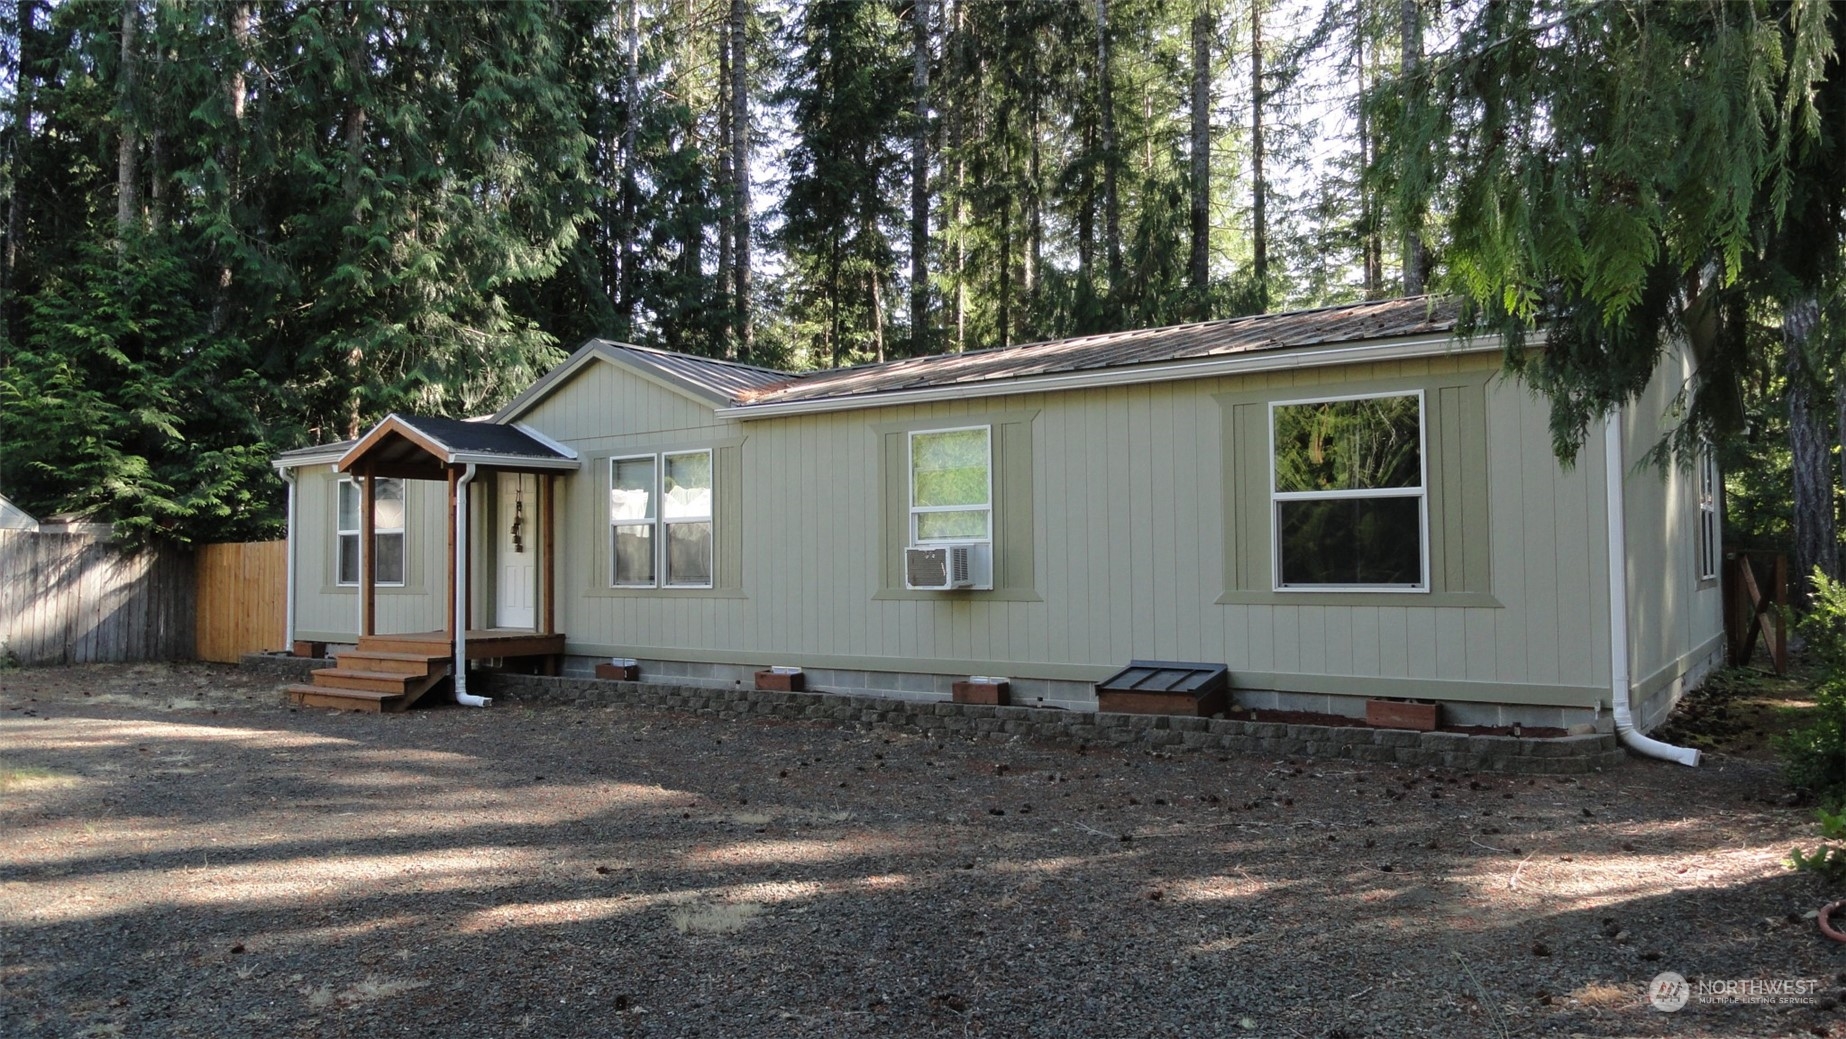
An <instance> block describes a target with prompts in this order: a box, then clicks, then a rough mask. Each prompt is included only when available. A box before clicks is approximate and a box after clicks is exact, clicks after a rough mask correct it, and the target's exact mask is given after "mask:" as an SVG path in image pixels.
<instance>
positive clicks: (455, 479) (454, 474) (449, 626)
mask: <svg viewBox="0 0 1846 1039" xmlns="http://www.w3.org/2000/svg"><path fill="white" fill-rule="evenodd" d="M460 482H461V473H460V472H458V471H457V470H456V468H455V467H454V466H450V467H449V553H448V555H447V556H445V557H444V558H446V559H447V560H448V562H446V563H444V564H443V569H444V570H446V571H448V575H449V582H448V584H447V585H446V587H447V589H448V595H447V596H446V597H444V599H443V602H445V603H447V604H448V609H445V610H443V611H442V616H443V617H444V618H445V619H444V620H443V622H442V629H443V632H444V633H445V634H447V635H448V636H449V641H450V642H454V641H455V518H456V517H455V487H456V485H457V484H458V483H460Z"/></svg>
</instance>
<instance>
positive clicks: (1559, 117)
mask: <svg viewBox="0 0 1846 1039" xmlns="http://www.w3.org/2000/svg"><path fill="white" fill-rule="evenodd" d="M1841 32H1842V25H1841V19H1840V18H1839V17H1838V15H1837V13H1836V11H1835V10H1834V9H1833V8H1832V7H1830V5H1827V4H1825V3H1821V2H1818V0H1795V2H1792V3H1787V4H1775V5H1769V4H1757V3H1738V4H1655V3H1648V2H1645V0H1616V2H1610V3H1599V4H1578V3H1573V2H1569V0H1519V2H1514V3H1496V4H1482V5H1478V6H1475V7H1472V8H1470V9H1469V17H1468V18H1467V19H1466V20H1465V21H1464V23H1463V24H1462V25H1460V26H1459V31H1458V33H1457V34H1456V35H1455V37H1454V42H1453V45H1452V46H1451V47H1450V48H1449V49H1448V50H1447V51H1446V52H1444V53H1442V54H1440V55H1436V56H1433V57H1432V60H1431V61H1430V62H1429V63H1428V65H1427V78H1426V79H1419V80H1418V82H1417V83H1416V84H1415V87H1416V89H1415V90H1414V91H1412V92H1411V93H1413V94H1415V95H1417V96H1420V97H1424V98H1427V100H1428V106H1427V107H1426V108H1423V109H1421V110H1420V114H1419V113H1418V112H1416V111H1413V113H1412V114H1413V116H1414V117H1413V118H1409V119H1406V120H1404V121H1402V122H1400V123H1397V124H1395V125H1392V126H1389V127H1388V128H1387V129H1388V130H1389V131H1390V132H1389V133H1388V134H1387V138H1386V142H1385V146H1384V149H1383V157H1384V165H1386V166H1388V167H1389V168H1390V169H1391V170H1393V171H1394V172H1395V177H1394V178H1393V180H1394V182H1395V183H1397V184H1399V186H1400V193H1401V197H1402V200H1403V205H1404V206H1405V207H1406V208H1409V207H1412V206H1414V205H1415V204H1417V203H1420V202H1421V201H1423V200H1424V199H1433V201H1434V204H1435V205H1436V206H1437V208H1439V209H1441V210H1443V211H1444V213H1445V218H1446V219H1445V225H1446V227H1447V229H1448V232H1449V240H1448V242H1447V243H1446V247H1445V255H1446V258H1447V262H1448V277H1449V282H1450V284H1451V285H1452V286H1453V287H1454V288H1455V289H1456V290H1458V291H1459V292H1460V293H1461V294H1462V295H1463V296H1465V297H1466V298H1467V300H1468V301H1469V302H1470V304H1471V310H1470V314H1469V323H1470V325H1471V327H1474V328H1477V329H1480V330H1482V331H1490V332H1499V333H1502V334H1504V335H1505V336H1506V338H1507V342H1508V344H1509V353H1508V360H1509V362H1510V363H1511V364H1512V365H1513V366H1514V367H1516V368H1519V369H1521V370H1522V371H1523V372H1524V374H1525V375H1526V376H1527V378H1528V379H1530V380H1531V382H1532V383H1533V384H1534V385H1535V386H1536V387H1538V388H1539V389H1540V390H1542V391H1544V392H1545V393H1546V394H1547V395H1548V396H1549V397H1550V399H1551V402H1552V437H1553V441H1554V447H1555V449H1556V451H1557V453H1558V455H1559V457H1561V458H1564V459H1570V458H1572V457H1574V456H1575V454H1576V452H1577V450H1578V449H1579V448H1580V447H1581V446H1582V444H1583V442H1584V439H1585V437H1586V435H1587V433H1588V430H1589V429H1590V427H1591V425H1592V424H1593V423H1594V422H1596V421H1597V420H1599V419H1600V418H1601V417H1602V416H1603V415H1604V414H1606V413H1607V412H1608V411H1609V410H1610V409H1611V408H1613V407H1617V406H1620V405H1622V404H1625V403H1628V402H1630V401H1632V400H1634V399H1636V398H1637V397H1638V396H1639V395H1640V393H1641V392H1642V390H1643V389H1644V388H1645V387H1646V385H1647V382H1648V379H1649V376H1650V375H1651V373H1652V372H1653V370H1654V367H1655V365H1656V363H1657V362H1658V360H1659V358H1660V355H1661V351H1662V349H1663V348H1664V347H1665V345H1666V344H1667V342H1668V341H1669V337H1670V336H1673V335H1684V336H1686V337H1687V338H1688V339H1689V340H1690V341H1691V344H1692V349H1693V352H1694V354H1695V356H1697V357H1698V360H1699V362H1700V374H1699V376H1698V378H1696V379H1695V380H1693V382H1692V384H1691V385H1690V386H1688V387H1687V388H1686V392H1685V394H1684V398H1683V401H1682V403H1683V406H1684V407H1683V414H1682V416H1681V419H1682V421H1681V422H1680V424H1679V427H1678V429H1677V431H1676V433H1675V439H1674V441H1673V443H1672V445H1671V447H1672V449H1674V450H1678V451H1681V452H1683V453H1685V454H1689V453H1690V450H1691V449H1693V448H1695V447H1696V446H1697V445H1698V444H1699V443H1700V442H1701V441H1703V440H1705V439H1713V438H1717V437H1719V435H1723V434H1730V433H1734V432H1737V431H1740V430H1741V429H1742V427H1743V426H1744V419H1745V415H1744V412H1743V408H1742V397H1743V394H1742V392H1741V390H1740V385H1739V384H1740V382H1741V381H1742V380H1743V379H1745V378H1747V369H1748V368H1749V366H1750V360H1751V353H1750V351H1751V348H1752V344H1751V343H1750V342H1749V338H1748V336H1747V334H1746V329H1747V322H1746V320H1745V318H1746V315H1745V314H1744V313H1742V308H1741V307H1740V306H1739V305H1738V301H1739V300H1740V299H1742V298H1746V297H1748V298H1757V299H1761V298H1765V297H1766V298H1769V299H1777V300H1785V299H1788V298H1791V295H1798V294H1800V293H1801V292H1809V293H1818V294H1822V295H1824V294H1825V293H1824V291H1823V287H1824V286H1825V285H1827V284H1830V283H1831V280H1832V279H1837V277H1838V275H1839V272H1840V268H1841V250H1840V248H1839V241H1840V233H1839V232H1840V226H1841V219H1842V205H1841V203H1842V201H1843V199H1846V185H1843V183H1842V178H1840V177H1839V176H1838V170H1839V169H1840V168H1841V153H1840V150H1839V149H1840V148H1841V145H1842V142H1841V141H1840V140H1839V137H1838V135H1837V134H1830V133H1825V132H1822V131H1821V129H1820V127H1821V126H1822V125H1823V122H1826V121H1831V122H1832V123H1834V124H1837V118H1838V114H1839V112H1840V111H1842V110H1843V108H1846V93H1842V91H1841V88H1840V86H1839V84H1840V81H1841V79H1842V76H1841V70H1840V59H1841V55H1840V53H1839V52H1840V46H1839V37H1840V34H1841ZM1390 86H1392V85H1390V84H1387V85H1385V88H1387V89H1388V88H1389V87H1390ZM1541 321H1542V322H1544V324H1545V328H1546V333H1547V335H1546V349H1545V350H1543V351H1537V352H1533V353H1527V352H1526V351H1525V350H1524V346H1525V341H1526V335H1527V334H1528V333H1529V332H1531V331H1532V330H1533V329H1534V328H1536V327H1537V326H1538V324H1539V323H1540V322H1541Z"/></svg>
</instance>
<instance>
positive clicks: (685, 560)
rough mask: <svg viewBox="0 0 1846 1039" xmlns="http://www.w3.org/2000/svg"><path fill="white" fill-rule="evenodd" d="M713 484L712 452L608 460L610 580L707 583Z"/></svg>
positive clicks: (635, 584)
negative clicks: (610, 544) (611, 546)
mask: <svg viewBox="0 0 1846 1039" xmlns="http://www.w3.org/2000/svg"><path fill="white" fill-rule="evenodd" d="M712 487H713V481H712V453H711V452H710V451H679V452H666V453H662V454H657V455H630V456H627V457H622V458H611V459H610V460H609V525H610V533H611V537H612V539H613V542H612V544H613V552H612V558H613V564H612V570H613V572H612V574H611V578H610V580H611V583H612V584H614V585H615V586H616V587H618V588H710V587H712V575H713V564H712V518H713V511H712V497H713V496H712Z"/></svg>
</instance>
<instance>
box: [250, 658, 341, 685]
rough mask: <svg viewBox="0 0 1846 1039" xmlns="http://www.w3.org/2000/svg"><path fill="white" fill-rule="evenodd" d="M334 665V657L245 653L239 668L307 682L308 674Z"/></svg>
mask: <svg viewBox="0 0 1846 1039" xmlns="http://www.w3.org/2000/svg"><path fill="white" fill-rule="evenodd" d="M333 664H334V661H333V658H332V657H290V656H284V655H282V654H280V653H245V654H244V655H243V660H242V662H241V663H239V665H238V666H239V667H241V668H243V669H244V670H245V671H255V672H256V673H257V674H260V675H274V676H276V677H277V678H289V679H294V680H295V681H297V682H305V681H307V680H308V672H310V671H318V670H320V669H321V668H323V667H332V666H333Z"/></svg>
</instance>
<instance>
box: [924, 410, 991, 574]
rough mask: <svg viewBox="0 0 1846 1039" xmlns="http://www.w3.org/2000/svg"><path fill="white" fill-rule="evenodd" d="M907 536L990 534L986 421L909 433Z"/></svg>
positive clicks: (976, 537) (985, 537)
mask: <svg viewBox="0 0 1846 1039" xmlns="http://www.w3.org/2000/svg"><path fill="white" fill-rule="evenodd" d="M910 538H911V543H912V544H919V545H920V544H925V543H928V542H932V541H991V540H993V430H992V428H991V427H988V426H971V427H966V428H962V429H932V430H920V431H917V432H914V433H911V434H910Z"/></svg>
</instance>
